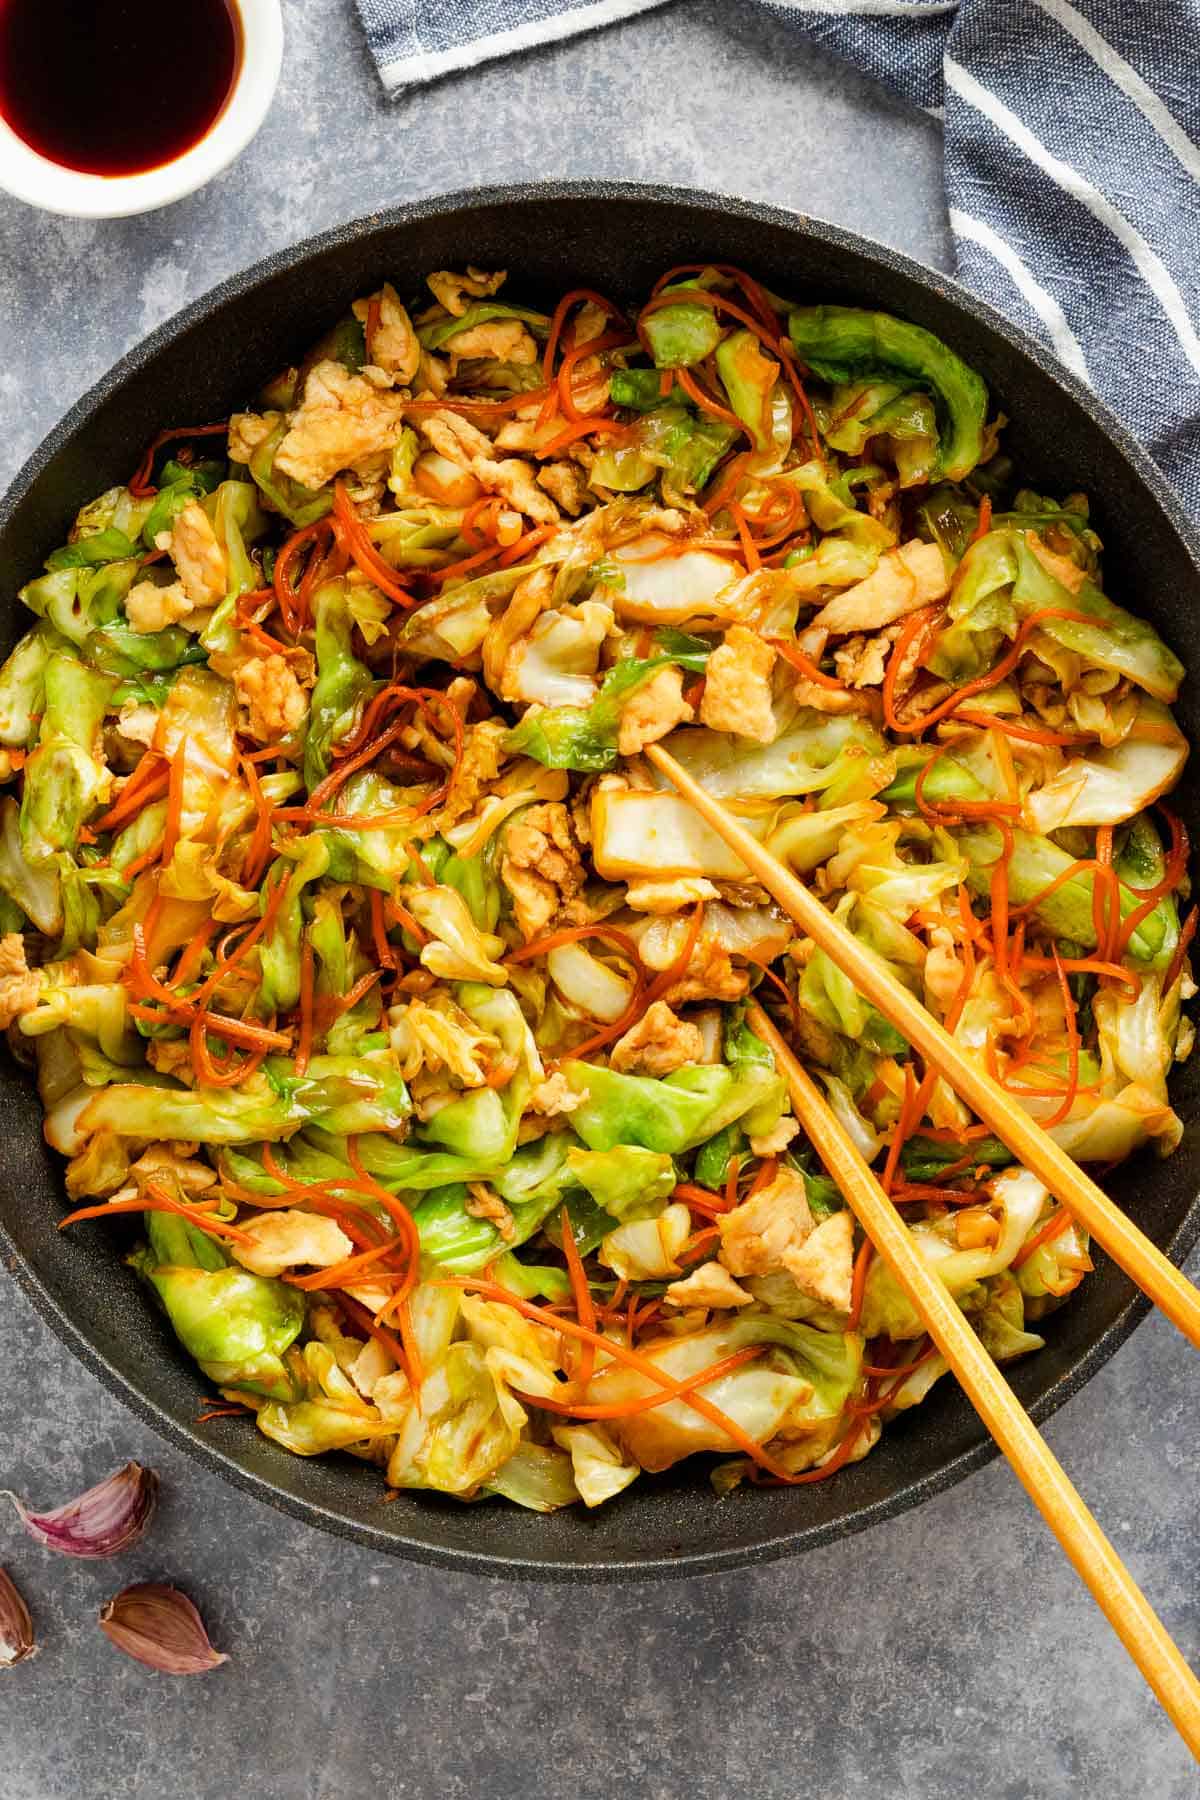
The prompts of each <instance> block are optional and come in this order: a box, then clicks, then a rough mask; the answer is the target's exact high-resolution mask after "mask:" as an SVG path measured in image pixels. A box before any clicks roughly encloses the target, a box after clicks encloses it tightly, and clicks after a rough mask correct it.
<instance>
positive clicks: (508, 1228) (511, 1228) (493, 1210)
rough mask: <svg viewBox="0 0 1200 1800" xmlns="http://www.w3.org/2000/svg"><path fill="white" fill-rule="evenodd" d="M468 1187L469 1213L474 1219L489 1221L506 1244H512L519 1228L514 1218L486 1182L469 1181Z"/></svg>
mask: <svg viewBox="0 0 1200 1800" xmlns="http://www.w3.org/2000/svg"><path fill="white" fill-rule="evenodd" d="M467 1187H468V1189H469V1190H470V1194H471V1198H470V1199H469V1200H468V1201H467V1211H468V1212H469V1213H470V1215H471V1217H472V1218H473V1219H487V1220H488V1222H489V1224H492V1225H494V1226H495V1227H496V1230H497V1231H498V1232H499V1233H500V1236H501V1238H502V1239H503V1241H504V1242H505V1243H506V1244H511V1243H512V1241H513V1239H514V1238H515V1237H516V1235H517V1227H516V1224H515V1223H514V1220H513V1216H512V1214H511V1213H510V1212H509V1210H508V1208H507V1206H505V1204H504V1202H503V1200H502V1199H501V1198H500V1196H499V1194H497V1193H496V1192H495V1191H494V1190H493V1189H492V1188H490V1187H489V1186H488V1185H487V1182H486V1181H469V1182H468V1183H467Z"/></svg>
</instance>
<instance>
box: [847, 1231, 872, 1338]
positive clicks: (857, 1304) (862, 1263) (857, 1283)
mask: <svg viewBox="0 0 1200 1800" xmlns="http://www.w3.org/2000/svg"><path fill="white" fill-rule="evenodd" d="M873 1255H874V1250H873V1247H872V1244H871V1240H870V1238H864V1239H863V1241H862V1243H861V1244H860V1245H859V1249H858V1254H857V1256H856V1257H855V1258H854V1279H853V1281H852V1282H851V1284H850V1311H849V1312H848V1313H847V1315H846V1329H847V1331H857V1330H858V1325H859V1321H860V1319H861V1318H862V1310H863V1301H864V1300H865V1298H866V1293H867V1273H868V1271H869V1269H870V1267H871V1258H872V1256H873Z"/></svg>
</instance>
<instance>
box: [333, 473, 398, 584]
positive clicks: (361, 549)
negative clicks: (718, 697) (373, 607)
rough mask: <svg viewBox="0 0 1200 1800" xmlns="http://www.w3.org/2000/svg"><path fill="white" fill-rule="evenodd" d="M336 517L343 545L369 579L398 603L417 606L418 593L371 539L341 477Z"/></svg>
mask: <svg viewBox="0 0 1200 1800" xmlns="http://www.w3.org/2000/svg"><path fill="white" fill-rule="evenodd" d="M333 518H334V521H335V529H336V531H337V534H338V539H339V542H340V543H341V546H342V549H343V550H344V551H345V552H346V554H347V555H348V556H349V557H350V559H351V561H353V562H354V563H356V564H357V565H358V567H359V568H360V569H361V570H362V573H363V574H364V575H365V576H366V577H367V580H368V581H370V582H372V583H373V584H374V586H375V587H377V588H378V589H379V591H380V593H381V594H386V595H387V597H388V599H389V600H394V601H395V602H396V604H397V606H403V607H411V606H415V605H416V597H415V596H414V595H413V594H411V593H410V592H409V591H408V589H407V588H406V587H405V585H404V582H403V580H402V579H401V577H400V576H399V574H398V573H397V572H396V570H395V569H393V567H392V565H391V563H389V562H387V561H386V560H385V559H384V558H383V557H382V556H381V555H380V553H379V551H378V550H377V549H376V547H375V545H374V544H373V543H372V542H371V538H370V536H369V534H368V531H367V528H366V526H365V525H364V524H363V522H362V520H361V519H360V518H359V516H358V514H357V513H356V512H355V510H354V505H353V502H352V501H351V499H350V496H349V494H348V493H347V492H346V488H345V484H344V483H343V482H341V481H335V482H334V484H333Z"/></svg>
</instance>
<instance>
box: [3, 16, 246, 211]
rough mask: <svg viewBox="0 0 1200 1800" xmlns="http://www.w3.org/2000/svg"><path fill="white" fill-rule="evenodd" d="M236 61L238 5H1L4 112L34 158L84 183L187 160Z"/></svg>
mask: <svg viewBox="0 0 1200 1800" xmlns="http://www.w3.org/2000/svg"><path fill="white" fill-rule="evenodd" d="M240 60H241V28H240V26H239V23H238V19H237V15H236V11H235V7H234V0H0V113H2V114H3V116H4V118H5V120H6V121H7V123H8V124H9V125H10V126H11V128H12V130H13V131H15V132H16V134H17V136H18V137H20V138H24V140H25V142H26V143H27V144H28V145H29V146H30V148H31V149H33V150H36V151H37V152H38V154H39V155H41V156H44V157H47V158H48V159H49V160H50V161H51V162H55V163H59V164H61V165H62V166H63V167H64V168H68V169H79V170H82V171H83V172H85V173H86V174H89V175H138V174H141V173H142V172H143V171H144V170H146V169H157V168H159V167H161V165H162V164H163V163H169V162H173V161H174V160H175V158H176V157H177V156H182V154H183V152H184V151H185V150H190V149H191V147H192V145H193V144H196V143H198V142H199V141H200V139H201V138H202V137H203V136H204V135H205V133H206V132H207V131H208V130H209V129H210V128H211V126H212V125H213V124H214V123H215V122H216V120H217V118H218V116H219V115H220V113H221V111H222V109H223V108H224V106H225V102H226V101H227V100H228V98H229V95H230V93H231V91H232V89H233V84H234V81H235V80H236V77H237V72H238V64H239V62H240Z"/></svg>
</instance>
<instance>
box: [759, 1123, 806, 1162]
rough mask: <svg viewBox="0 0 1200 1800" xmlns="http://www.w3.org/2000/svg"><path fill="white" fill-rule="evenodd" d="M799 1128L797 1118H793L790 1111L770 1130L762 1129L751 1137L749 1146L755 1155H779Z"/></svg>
mask: <svg viewBox="0 0 1200 1800" xmlns="http://www.w3.org/2000/svg"><path fill="white" fill-rule="evenodd" d="M799 1129H800V1123H799V1120H797V1119H793V1118H792V1116H791V1114H790V1113H785V1114H784V1115H783V1117H782V1118H781V1119H780V1121H779V1123H778V1124H777V1125H775V1126H773V1127H772V1129H771V1130H770V1131H764V1132H763V1133H762V1135H761V1136H760V1137H752V1138H751V1139H750V1148H751V1150H753V1152H754V1154H755V1156H779V1155H780V1154H781V1153H782V1152H783V1151H784V1150H786V1149H787V1147H788V1145H789V1144H790V1143H791V1141H792V1139H793V1138H794V1137H795V1135H796V1133H797V1132H798V1131H799Z"/></svg>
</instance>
